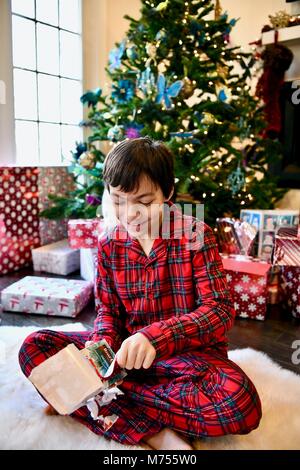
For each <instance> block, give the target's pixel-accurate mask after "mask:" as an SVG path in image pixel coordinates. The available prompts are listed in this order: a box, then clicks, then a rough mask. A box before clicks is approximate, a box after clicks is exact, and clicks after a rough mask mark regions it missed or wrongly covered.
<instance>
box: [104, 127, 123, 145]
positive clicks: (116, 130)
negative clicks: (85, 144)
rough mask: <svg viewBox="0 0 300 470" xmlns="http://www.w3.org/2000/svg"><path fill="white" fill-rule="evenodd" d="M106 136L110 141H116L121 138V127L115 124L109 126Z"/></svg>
mask: <svg viewBox="0 0 300 470" xmlns="http://www.w3.org/2000/svg"><path fill="white" fill-rule="evenodd" d="M107 138H108V139H109V140H111V141H112V142H118V141H119V140H122V138H123V127H122V126H118V125H117V124H116V125H115V126H114V127H111V128H110V129H109V131H108V133H107Z"/></svg>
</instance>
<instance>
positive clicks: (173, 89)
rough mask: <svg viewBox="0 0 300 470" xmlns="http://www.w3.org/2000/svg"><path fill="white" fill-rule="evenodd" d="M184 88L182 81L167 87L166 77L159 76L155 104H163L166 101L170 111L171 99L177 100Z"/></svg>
mask: <svg viewBox="0 0 300 470" xmlns="http://www.w3.org/2000/svg"><path fill="white" fill-rule="evenodd" d="M182 87H183V81H182V80H177V81H176V82H174V83H172V85H170V86H169V87H168V86H167V85H166V78H165V76H164V75H163V74H159V75H158V79H157V96H156V100H155V102H156V103H161V102H162V101H164V103H165V106H166V108H167V109H170V108H171V107H172V101H171V98H176V96H178V94H179V92H180V90H181V88H182Z"/></svg>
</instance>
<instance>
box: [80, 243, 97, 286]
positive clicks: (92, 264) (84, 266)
mask: <svg viewBox="0 0 300 470" xmlns="http://www.w3.org/2000/svg"><path fill="white" fill-rule="evenodd" d="M97 254H98V249H97V248H80V276H81V277H82V279H85V280H86V281H94V280H95V274H96V266H97V265H96V263H97Z"/></svg>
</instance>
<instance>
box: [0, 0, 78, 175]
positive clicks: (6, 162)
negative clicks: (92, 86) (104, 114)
mask: <svg viewBox="0 0 300 470" xmlns="http://www.w3.org/2000/svg"><path fill="white" fill-rule="evenodd" d="M80 10H81V11H80V14H81V28H80V31H79V32H78V33H77V34H78V35H79V36H80V38H81V51H83V8H82V0H81V1H80ZM0 12H1V14H0V44H2V45H4V47H3V53H2V54H0V166H21V165H20V164H19V163H18V162H17V153H16V135H15V122H16V120H17V119H16V118H15V112H14V90H13V70H14V68H18V69H21V67H14V65H13V53H12V17H13V13H12V11H11V0H0ZM14 15H15V14H14ZM16 16H20V17H22V15H18V14H17V15H16ZM25 18H27V17H25ZM31 20H32V21H34V22H35V23H37V22H38V23H41V24H46V25H48V23H44V22H42V21H38V20H36V19H31ZM49 26H51V27H53V25H50V24H49ZM55 27H56V26H55ZM56 29H58V31H60V30H62V31H67V30H65V29H64V28H61V27H60V26H59V25H58V26H57V27H56ZM72 33H74V32H73V31H72ZM75 34H76V33H75ZM80 67H81V77H80V79H79V80H76V81H77V82H80V84H81V92H82V89H83V57H82V56H81V64H80ZM34 72H35V73H36V74H37V73H38V72H37V70H35V71H34ZM42 73H44V72H42ZM50 75H51V74H50ZM53 75H54V76H57V77H59V78H60V77H61V75H60V71H59V75H56V74H53ZM62 78H64V77H62ZM66 78H68V77H66ZM81 118H83V117H81ZM18 120H19V119H18ZM25 120H26V121H27V119H25ZM60 121H61V120H60ZM34 122H40V121H39V119H38V118H37V121H34ZM58 124H59V125H60V126H61V125H65V123H62V122H59V123H58ZM83 138H84V132H83V133H82V139H83ZM74 147H75V142H74ZM71 150H72V149H70V151H71ZM69 156H70V155H69ZM32 165H33V163H32V162H30V161H28V165H26V166H32ZM34 165H35V166H36V164H34ZM68 165H69V163H68V161H61V162H60V163H57V164H55V165H54V166H63V167H65V166H68ZM37 166H41V167H44V166H49V164H47V162H44V161H43V160H40V155H39V162H38V164H37ZM50 166H53V165H52V164H50Z"/></svg>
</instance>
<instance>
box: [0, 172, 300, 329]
mask: <svg viewBox="0 0 300 470" xmlns="http://www.w3.org/2000/svg"><path fill="white" fill-rule="evenodd" d="M73 184H74V183H73V180H72V178H71V176H70V175H68V173H67V170H66V169H64V168H32V167H31V168H25V167H24V168H6V169H1V168H0V188H1V190H0V275H1V274H2V275H3V274H8V273H10V272H13V271H17V270H19V269H21V268H23V267H25V266H28V265H31V264H33V269H34V271H36V272H37V273H38V274H40V273H41V274H44V273H50V274H51V277H45V276H39V275H35V276H25V277H23V279H20V280H19V281H17V282H15V283H13V284H11V285H10V286H8V287H7V288H5V289H4V290H2V292H1V304H2V309H3V310H4V311H11V312H21V313H28V314H32V313H34V314H44V315H53V316H66V317H75V316H77V315H78V313H79V312H80V311H82V309H83V308H84V307H85V306H86V305H87V304H88V303H89V301H90V300H92V299H93V297H94V284H95V283H94V280H95V266H96V257H97V241H98V236H99V235H100V234H101V233H102V232H103V230H104V223H103V220H102V219H99V218H96V219H71V220H68V221H66V220H59V221H49V220H46V219H43V218H41V217H39V211H40V210H43V209H44V208H45V207H47V204H48V203H49V199H48V198H47V197H46V195H47V194H48V193H51V192H52V193H55V194H57V189H58V188H62V187H63V188H64V190H65V191H69V190H71V189H72V185H73ZM216 235H217V237H216V238H217V240H218V244H219V251H220V253H221V257H222V261H223V265H224V268H225V270H226V275H227V279H228V281H229V282H228V285H229V287H230V289H231V294H232V297H233V301H234V306H235V310H236V314H237V316H239V317H243V318H248V319H255V320H265V319H266V316H267V308H268V305H269V304H274V303H281V304H282V306H283V307H285V308H286V309H288V311H289V312H290V313H291V314H292V315H293V316H294V317H300V228H299V213H298V211H292V210H290V211H288V210H254V209H251V210H242V211H241V214H240V219H229V218H223V219H217V225H216ZM79 269H80V277H81V279H78V276H77V272H78V270H79ZM72 273H76V276H73V277H75V279H70V277H71V276H70V275H71V274H72ZM54 275H55V277H54ZM67 275H68V278H66V277H65V276H67Z"/></svg>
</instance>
